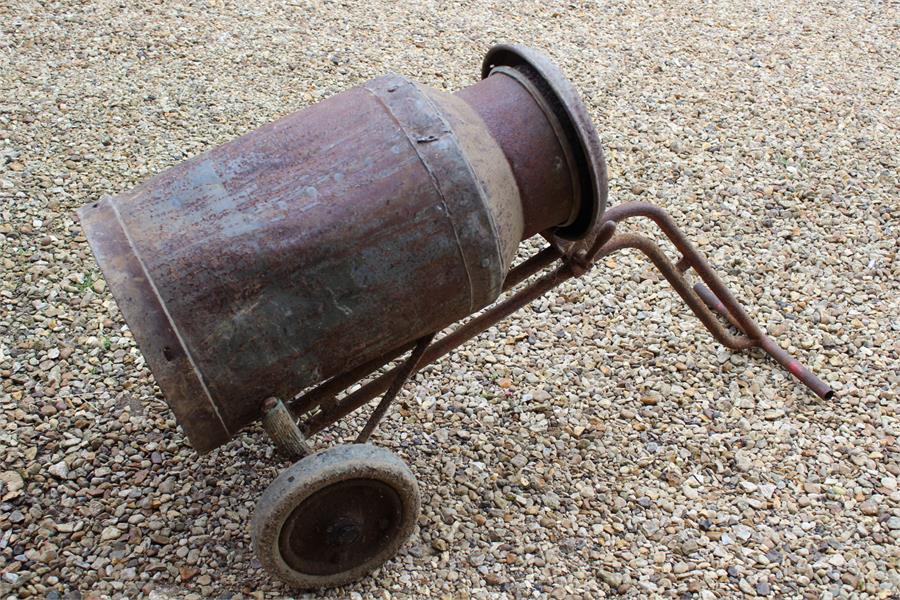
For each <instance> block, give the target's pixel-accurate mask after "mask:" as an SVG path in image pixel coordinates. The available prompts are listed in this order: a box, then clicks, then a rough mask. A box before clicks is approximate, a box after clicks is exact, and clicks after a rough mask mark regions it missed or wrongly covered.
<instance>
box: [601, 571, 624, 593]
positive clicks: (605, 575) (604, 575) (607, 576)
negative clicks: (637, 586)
mask: <svg viewBox="0 0 900 600" xmlns="http://www.w3.org/2000/svg"><path fill="white" fill-rule="evenodd" d="M599 574H600V579H601V580H602V581H603V583H605V584H606V585H608V586H609V587H611V588H613V589H616V588H618V587H619V586H620V585H622V576H621V575H619V574H618V573H613V572H612V571H605V570H603V569H601V570H600V572H599Z"/></svg>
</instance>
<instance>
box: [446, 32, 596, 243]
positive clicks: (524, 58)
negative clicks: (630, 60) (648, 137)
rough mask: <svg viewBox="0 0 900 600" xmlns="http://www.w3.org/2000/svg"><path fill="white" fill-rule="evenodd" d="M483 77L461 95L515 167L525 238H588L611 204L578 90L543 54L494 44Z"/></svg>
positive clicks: (487, 56)
mask: <svg viewBox="0 0 900 600" xmlns="http://www.w3.org/2000/svg"><path fill="white" fill-rule="evenodd" d="M482 77H483V79H482V81H481V82H479V83H477V84H475V85H473V86H470V87H467V88H464V89H462V90H460V91H459V92H457V94H456V95H457V96H459V97H460V98H462V99H463V100H464V101H466V102H467V103H468V104H469V105H470V106H471V107H472V108H473V109H474V110H475V112H476V113H478V115H479V116H480V117H481V118H482V120H484V122H485V125H486V126H487V128H488V131H490V133H491V135H492V136H493V137H494V138H495V140H496V141H497V143H498V144H499V146H500V148H501V149H502V150H503V153H504V155H505V156H506V159H507V161H508V162H509V164H510V167H511V168H512V171H513V174H514V176H515V179H516V183H517V185H518V187H519V195H520V197H521V200H522V212H523V216H524V221H525V223H524V225H525V227H524V232H523V239H527V238H529V237H531V236H533V235H535V234H536V233H539V232H543V231H552V232H553V233H554V234H555V235H557V236H559V237H561V238H564V239H573V240H574V239H580V238H581V237H583V236H584V235H586V234H587V233H588V232H589V231H590V230H591V227H592V226H593V224H594V223H595V222H596V221H597V219H598V218H599V216H600V215H601V214H602V213H603V210H604V209H605V206H606V195H607V183H606V164H605V161H604V158H603V151H602V149H601V146H600V141H599V137H598V136H597V132H596V130H595V129H594V127H593V125H592V124H591V121H590V117H589V116H588V114H587V110H586V108H585V107H584V104H583V103H582V102H581V99H580V98H579V96H578V94H577V92H575V90H574V88H573V87H572V85H571V84H570V83H569V82H568V80H566V79H565V77H564V76H563V75H562V73H561V72H560V71H559V69H557V68H556V67H555V66H554V65H553V64H552V63H551V62H550V61H549V59H547V58H546V57H545V56H544V55H542V54H541V53H539V52H537V51H535V50H532V49H530V48H524V47H522V46H506V45H500V46H494V47H493V48H491V49H490V50H489V51H488V53H487V55H486V56H485V59H484V65H483V69H482Z"/></svg>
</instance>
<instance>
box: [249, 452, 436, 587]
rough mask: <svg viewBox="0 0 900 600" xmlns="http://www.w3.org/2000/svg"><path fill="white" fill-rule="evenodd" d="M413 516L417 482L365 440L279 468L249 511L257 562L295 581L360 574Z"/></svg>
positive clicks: (379, 559)
mask: <svg viewBox="0 0 900 600" xmlns="http://www.w3.org/2000/svg"><path fill="white" fill-rule="evenodd" d="M418 517H419V486H418V485H417V484H416V479H415V477H414V476H413V474H412V472H411V471H410V470H409V467H407V466H406V464H405V463H404V462H403V461H402V460H401V459H400V458H399V457H398V456H396V455H395V454H393V453H391V452H389V451H388V450H385V449H384V448H379V447H377V446H371V445H368V444H352V445H344V446H335V447H332V448H328V449H326V450H322V451H321V452H317V453H316V454H312V455H310V456H307V457H305V458H303V459H301V460H299V461H297V462H295V463H294V464H293V465H291V466H290V467H288V468H287V469H285V470H284V472H282V473H281V474H280V475H279V476H278V477H277V478H276V479H275V481H273V482H272V484H271V485H270V486H269V487H268V488H266V490H265V492H263V495H262V497H261V498H260V500H259V503H258V504H257V506H256V511H255V513H254V515H253V529H252V536H253V546H254V550H255V551H256V556H257V557H258V558H259V561H260V563H262V565H263V567H264V568H265V569H266V570H267V571H269V572H270V573H271V574H273V575H275V576H276V577H278V578H279V579H281V580H282V581H284V582H285V583H287V584H289V585H291V586H294V587H297V588H318V587H331V586H338V585H343V584H345V583H349V582H351V581H354V580H356V579H359V578H360V577H362V576H364V575H366V574H367V573H369V572H370V571H372V570H373V569H375V568H376V567H378V566H379V565H381V564H382V563H384V562H385V561H386V560H387V559H389V558H391V557H392V556H393V555H394V554H396V553H397V550H399V549H400V546H402V545H403V543H404V542H405V541H406V540H407V539H408V538H409V536H410V535H411V534H412V532H413V529H414V528H415V525H416V520H417V519H418Z"/></svg>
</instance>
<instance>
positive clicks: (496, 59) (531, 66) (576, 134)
mask: <svg viewBox="0 0 900 600" xmlns="http://www.w3.org/2000/svg"><path fill="white" fill-rule="evenodd" d="M523 66H524V67H526V68H527V69H528V70H529V71H530V74H531V75H532V76H537V77H538V78H539V80H540V81H539V83H540V84H542V85H540V86H539V87H540V89H541V90H543V91H545V92H547V93H549V94H551V95H552V97H548V98H547V100H548V103H549V104H550V106H552V107H554V109H555V110H554V112H555V113H556V116H557V118H559V119H560V122H561V124H562V126H563V130H564V131H565V132H566V135H567V137H568V138H569V139H568V140H567V141H568V142H569V145H570V147H571V149H572V151H573V154H574V155H575V156H574V158H575V163H576V165H577V166H578V177H579V181H580V185H581V190H580V191H581V194H580V196H581V206H580V207H579V208H578V214H577V216H576V217H575V220H574V221H572V223H570V224H568V225H564V226H562V227H558V228H557V229H556V230H555V231H554V233H555V235H557V236H559V237H560V238H563V239H567V240H577V239H580V238H582V237H584V236H585V235H587V233H588V232H589V231H591V229H592V228H593V226H594V224H595V223H596V222H597V219H599V218H600V216H601V215H602V214H603V211H604V210H606V196H607V180H606V160H605V159H604V157H603V148H602V147H601V145H600V137H599V136H598V135H597V131H596V130H595V129H594V125H593V124H592V123H591V118H590V116H589V115H588V112H587V108H586V107H585V106H584V103H583V102H582V101H581V97H580V96H579V95H578V92H576V91H575V88H574V87H573V86H572V84H571V83H569V81H568V80H567V79H566V77H565V76H564V75H563V74H562V71H560V70H559V69H558V68H557V67H556V65H554V64H553V63H552V62H551V61H550V59H549V58H547V57H546V56H544V54H542V53H541V52H538V51H537V50H534V49H532V48H527V47H525V46H518V45H506V44H500V45H497V46H494V47H492V48H491V49H490V50H488V52H487V54H486V55H485V57H484V62H483V63H482V67H481V78H482V79H485V78H487V77H488V76H489V75H490V74H491V71H493V70H494V69H495V68H496V67H512V68H517V67H523Z"/></svg>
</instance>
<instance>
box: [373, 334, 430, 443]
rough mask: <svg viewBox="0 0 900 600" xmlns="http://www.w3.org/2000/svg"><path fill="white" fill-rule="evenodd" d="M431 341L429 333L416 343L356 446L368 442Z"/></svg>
mask: <svg viewBox="0 0 900 600" xmlns="http://www.w3.org/2000/svg"><path fill="white" fill-rule="evenodd" d="M433 339H434V334H433V333H430V334H428V335H426V336H425V337H423V338H421V339H420V340H419V341H418V343H416V347H415V348H414V349H413V351H412V354H410V355H409V358H407V359H406V362H404V363H403V365H402V366H401V367H400V370H399V371H398V372H397V375H396V376H395V377H394V381H393V382H392V383H391V387H389V388H388V391H387V392H385V393H384V398H382V399H381V402H379V403H378V406H376V407H375V410H374V411H373V412H372V416H370V417H369V420H368V422H367V423H366V426H365V427H363V429H362V431H360V432H359V435H358V436H357V437H356V443H357V444H365V443H366V442H367V441H369V436H370V435H372V432H373V431H375V428H376V427H378V424H379V423H380V422H381V419H383V418H384V415H385V413H387V409H388V408H389V407H390V405H391V403H392V402H393V401H394V398H396V397H397V394H398V393H400V388H402V387H403V384H404V383H406V380H407V379H409V376H410V375H412V374H413V372H414V371H415V370H416V367H417V366H419V362H420V361H421V360H422V356H423V355H424V354H425V350H426V349H427V348H428V344H430V343H431V340H433Z"/></svg>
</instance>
